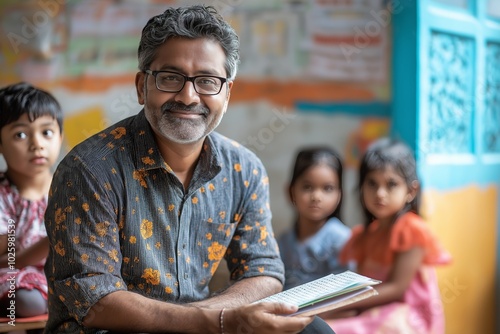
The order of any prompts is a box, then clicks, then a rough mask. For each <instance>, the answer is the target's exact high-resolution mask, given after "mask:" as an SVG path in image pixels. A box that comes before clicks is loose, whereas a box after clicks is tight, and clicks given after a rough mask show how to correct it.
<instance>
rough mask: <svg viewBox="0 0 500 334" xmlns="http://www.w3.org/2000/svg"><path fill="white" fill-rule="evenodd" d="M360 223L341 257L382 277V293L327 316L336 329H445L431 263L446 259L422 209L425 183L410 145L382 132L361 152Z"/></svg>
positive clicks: (386, 333)
mask: <svg viewBox="0 0 500 334" xmlns="http://www.w3.org/2000/svg"><path fill="white" fill-rule="evenodd" d="M359 191H360V195H361V204H362V207H363V210H364V213H365V216H366V221H365V224H364V225H363V226H357V227H354V228H353V234H352V237H351V239H350V240H349V241H348V242H347V244H346V246H345V247H344V248H343V250H342V252H341V255H340V258H341V261H342V262H344V263H347V262H350V261H352V262H354V263H355V264H356V265H357V272H359V273H360V274H362V275H366V276H369V277H372V278H375V279H378V280H381V281H382V283H381V284H379V285H377V286H376V288H375V289H376V290H377V291H378V293H379V294H378V296H374V297H371V298H368V299H365V300H363V301H360V302H357V303H354V304H352V305H349V306H347V307H346V308H345V309H343V310H340V311H337V312H333V313H330V314H328V315H327V314H325V315H323V316H324V318H326V320H327V322H328V324H329V325H330V327H332V328H333V329H334V330H335V332H336V333H337V334H368V333H369V334H399V333H405V334H406V333H408V334H427V333H428V334H442V333H444V328H445V326H444V314H443V307H442V303H441V297H440V294H439V289H438V285H437V279H436V275H435V272H434V268H433V266H435V265H441V264H447V263H449V262H450V256H449V255H448V254H447V253H446V252H445V251H444V250H443V249H442V248H441V246H440V245H439V242H438V241H437V240H436V239H435V237H434V236H433V235H432V233H431V231H430V230H429V228H428V226H427V225H426V224H425V222H424V221H423V219H422V218H421V217H420V216H419V215H418V206H419V201H420V184H419V181H418V178H417V172H416V164H415V159H414V157H413V152H412V151H411V150H410V149H409V148H408V147H407V146H406V145H405V144H403V143H402V142H398V141H394V140H391V139H387V138H384V139H380V140H378V141H377V142H375V143H373V144H372V145H371V146H370V147H369V148H368V150H367V152H366V153H365V155H364V156H363V158H362V161H361V166H360V173H359Z"/></svg>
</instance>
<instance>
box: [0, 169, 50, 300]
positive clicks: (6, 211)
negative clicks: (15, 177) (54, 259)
mask: <svg viewBox="0 0 500 334" xmlns="http://www.w3.org/2000/svg"><path fill="white" fill-rule="evenodd" d="M46 207H47V198H44V199H42V200H39V201H30V200H27V199H25V198H22V197H21V196H20V195H19V192H18V190H17V188H16V187H15V186H14V185H13V184H11V183H10V182H9V180H8V179H7V178H6V177H5V175H4V174H3V173H0V235H7V236H10V235H11V234H13V232H14V231H15V241H14V244H15V253H18V252H19V251H20V250H22V249H25V248H27V247H29V246H31V245H32V244H34V243H36V242H37V241H39V240H40V239H42V238H44V237H45V236H46V235H47V232H46V231H45V226H44V224H43V215H44V213H45V208H46ZM9 225H10V226H9ZM10 253H13V252H10ZM13 259H14V260H15V257H14V258H13ZM44 262H45V261H41V262H40V263H38V264H37V265H35V266H28V267H25V268H23V269H20V270H19V269H15V268H14V267H15V264H13V266H12V268H11V267H10V265H9V267H8V268H1V269H0V298H5V297H8V294H9V290H12V291H14V289H12V288H11V286H10V282H9V280H10V279H11V278H12V276H15V291H17V290H18V289H28V290H31V289H38V290H39V291H40V292H41V293H42V295H43V296H44V298H45V299H47V280H46V278H45V273H44V271H43V265H44ZM9 298H10V297H9Z"/></svg>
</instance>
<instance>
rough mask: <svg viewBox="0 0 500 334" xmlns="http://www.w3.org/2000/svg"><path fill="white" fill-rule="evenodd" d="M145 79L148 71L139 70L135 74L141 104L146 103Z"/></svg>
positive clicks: (138, 99) (136, 88) (138, 98)
mask: <svg viewBox="0 0 500 334" xmlns="http://www.w3.org/2000/svg"><path fill="white" fill-rule="evenodd" d="M144 80H146V73H144V72H137V74H136V75H135V90H136V92H137V101H138V102H139V104H140V105H144V101H145V97H146V92H145V91H144Z"/></svg>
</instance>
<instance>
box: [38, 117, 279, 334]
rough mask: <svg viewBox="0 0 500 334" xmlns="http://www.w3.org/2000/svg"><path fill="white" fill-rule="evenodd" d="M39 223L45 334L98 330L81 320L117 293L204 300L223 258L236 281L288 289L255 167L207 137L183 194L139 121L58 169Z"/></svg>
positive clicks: (92, 141)
mask: <svg viewBox="0 0 500 334" xmlns="http://www.w3.org/2000/svg"><path fill="white" fill-rule="evenodd" d="M45 220H46V221H45V224H46V227H47V234H48V235H49V238H50V242H51V249H50V253H49V257H48V259H47V262H46V265H45V273H46V275H47V278H48V283H49V303H50V309H49V310H50V311H49V321H48V324H47V332H48V333H78V332H82V333H101V332H103V331H97V330H95V329H94V330H92V329H89V328H84V327H83V325H82V323H81V322H82V320H83V318H84V317H85V315H87V313H88V312H89V309H90V308H91V307H92V306H93V305H94V304H95V303H96V302H98V301H99V299H101V298H102V297H104V296H106V295H107V294H109V293H111V292H114V291H117V290H129V291H133V292H136V293H140V294H141V295H144V296H147V297H150V298H153V299H157V300H163V301H167V302H175V303H187V302H192V301H197V300H201V299H204V298H206V297H207V296H208V294H209V289H208V284H209V282H210V280H211V279H212V276H213V274H214V272H215V270H216V269H217V266H218V265H219V263H220V261H221V259H222V258H223V257H224V258H225V260H226V261H227V264H228V269H229V271H230V274H231V279H232V280H239V279H243V278H248V277H254V276H270V277H275V278H277V279H279V280H280V281H282V282H283V275H284V273H283V271H284V270H283V263H282V262H281V259H280V257H279V251H278V247H277V243H276V240H275V239H274V235H273V231H272V227H271V212H270V208H269V182H268V177H267V174H266V171H265V169H264V166H263V165H262V163H261V161H260V160H259V159H258V158H257V157H256V156H255V155H254V154H253V153H252V152H250V151H249V150H247V149H246V148H244V147H243V146H240V145H239V144H237V143H236V142H234V141H231V140H229V139H227V138H225V137H224V136H222V135H220V134H217V133H212V134H210V135H209V136H208V137H207V138H206V140H205V143H204V147H203V149H202V152H201V155H200V157H199V160H198V163H197V165H196V167H195V170H194V174H193V177H192V179H191V183H190V184H189V187H188V188H187V190H185V189H184V187H183V185H182V183H181V182H180V181H179V179H177V177H176V176H175V175H174V173H173V171H172V169H171V168H170V167H169V166H168V165H167V164H166V163H165V161H164V160H163V158H162V156H161V155H160V152H159V150H158V147H157V145H156V143H155V139H154V138H153V134H152V130H151V128H150V126H149V123H148V122H147V120H146V118H145V115H144V111H141V112H140V113H139V114H138V115H136V116H133V117H130V118H127V119H125V120H123V121H120V122H118V123H117V124H115V125H113V126H111V127H110V128H108V129H106V130H104V131H102V132H100V133H98V134H97V135H95V136H93V137H91V138H89V139H88V140H86V141H84V142H83V143H81V144H80V145H78V146H76V147H75V148H74V149H73V150H72V151H71V152H70V153H69V154H68V155H67V156H66V157H65V158H64V159H63V161H62V162H61V163H60V164H59V166H58V168H57V171H56V173H55V174H54V181H53V184H52V187H51V192H50V194H49V203H48V207H47V211H46V216H45Z"/></svg>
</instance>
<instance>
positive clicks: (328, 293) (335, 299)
mask: <svg viewBox="0 0 500 334" xmlns="http://www.w3.org/2000/svg"><path fill="white" fill-rule="evenodd" d="M379 283H380V281H378V280H374V279H372V278H369V277H366V276H363V275H359V274H356V273H354V272H352V271H345V272H343V273H341V274H337V275H335V274H330V275H328V276H324V277H322V278H319V279H317V280H314V281H311V282H308V283H305V284H302V285H299V286H297V287H294V288H291V289H288V290H285V291H282V292H279V293H277V294H274V295H272V296H269V297H266V298H263V299H261V300H258V301H256V302H255V303H258V302H279V303H286V304H291V305H295V306H297V307H299V311H297V312H296V313H295V314H293V315H298V314H302V315H304V313H305V312H306V311H307V312H309V313H307V314H317V313H321V312H326V311H328V310H332V309H335V308H338V307H341V306H344V305H347V304H350V303H353V302H355V301H358V300H361V299H364V298H368V297H370V296H373V295H376V294H377V292H376V291H375V290H374V289H373V288H372V287H371V286H372V285H376V284H379ZM314 305H316V306H315V307H312V308H308V309H306V308H307V307H310V306H314ZM311 312H313V313H311Z"/></svg>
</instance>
